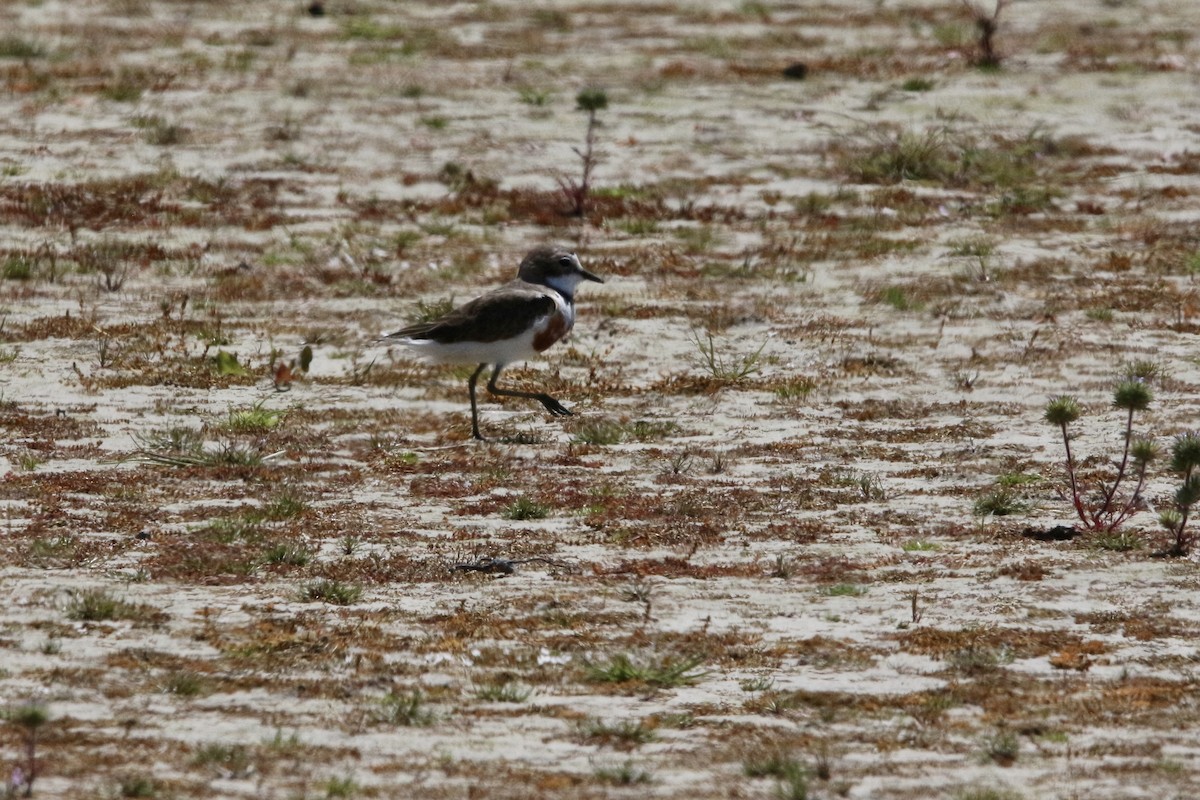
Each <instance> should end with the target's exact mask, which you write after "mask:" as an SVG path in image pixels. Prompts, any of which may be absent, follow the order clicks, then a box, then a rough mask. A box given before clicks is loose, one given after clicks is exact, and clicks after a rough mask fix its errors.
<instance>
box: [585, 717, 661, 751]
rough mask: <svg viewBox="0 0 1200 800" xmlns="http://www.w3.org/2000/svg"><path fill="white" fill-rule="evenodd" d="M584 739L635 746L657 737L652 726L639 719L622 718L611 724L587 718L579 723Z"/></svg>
mask: <svg viewBox="0 0 1200 800" xmlns="http://www.w3.org/2000/svg"><path fill="white" fill-rule="evenodd" d="M579 734H580V736H582V737H583V738H584V739H586V740H588V741H592V742H597V743H599V744H611V745H613V746H617V747H637V746H638V745H643V744H647V743H648V742H653V741H654V740H655V739H657V738H658V736H657V734H655V733H654V728H653V727H652V726H650V725H647V724H646V723H645V722H643V721H641V720H637V721H633V720H624V721H623V722H618V723H617V724H615V725H613V724H610V723H607V722H605V721H604V720H601V719H587V720H584V721H583V722H581V723H580V724H579Z"/></svg>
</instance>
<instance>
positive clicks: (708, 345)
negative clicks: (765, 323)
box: [690, 330, 767, 383]
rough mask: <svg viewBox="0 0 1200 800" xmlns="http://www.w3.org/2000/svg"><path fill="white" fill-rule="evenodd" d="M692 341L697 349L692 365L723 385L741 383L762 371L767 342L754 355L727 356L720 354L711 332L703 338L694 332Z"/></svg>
mask: <svg viewBox="0 0 1200 800" xmlns="http://www.w3.org/2000/svg"><path fill="white" fill-rule="evenodd" d="M690 341H691V342H692V344H693V345H695V347H696V353H695V355H693V356H692V363H694V364H695V365H696V366H698V367H699V368H700V369H701V370H703V371H704V372H706V373H707V374H708V375H709V377H711V378H714V379H715V380H718V381H721V382H723V383H741V382H742V381H744V380H746V379H747V378H749V377H750V376H751V375H754V374H755V373H757V372H759V371H760V369H761V366H760V360H761V357H762V351H763V348H764V347H766V346H767V341H766V340H765V339H764V340H763V343H762V344H760V345H759V346H758V349H757V350H755V351H754V352H753V353H748V354H745V355H742V356H733V355H728V356H727V355H725V354H724V353H721V352H718V350H717V345H716V342H715V341H714V340H713V335H712V332H711V331H705V332H704V337H703V338H701V336H700V332H699V331H696V330H693V331H692V334H691V337H690Z"/></svg>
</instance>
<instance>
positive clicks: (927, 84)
mask: <svg viewBox="0 0 1200 800" xmlns="http://www.w3.org/2000/svg"><path fill="white" fill-rule="evenodd" d="M900 88H901V89H903V90H904V91H906V92H928V91H929V90H930V89H932V88H933V81H931V80H929V79H928V78H909V79H908V80H906V81H905V82H904V83H902V84H900Z"/></svg>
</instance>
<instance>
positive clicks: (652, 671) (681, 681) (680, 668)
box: [584, 653, 708, 688]
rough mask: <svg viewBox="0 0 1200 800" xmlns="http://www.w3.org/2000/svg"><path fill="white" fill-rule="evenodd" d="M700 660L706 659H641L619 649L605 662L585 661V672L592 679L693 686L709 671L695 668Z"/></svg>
mask: <svg viewBox="0 0 1200 800" xmlns="http://www.w3.org/2000/svg"><path fill="white" fill-rule="evenodd" d="M701 663H703V659H701V658H698V657H688V658H682V659H679V660H678V661H675V660H672V659H670V658H665V659H663V660H661V661H658V662H652V661H647V662H638V661H634V660H633V659H632V658H630V657H629V656H628V655H626V654H624V653H620V654H618V655H615V656H613V657H612V658H610V659H608V661H607V662H605V663H603V664H599V663H593V662H590V661H585V662H584V673H585V676H586V678H587V680H589V681H591V682H592V683H643V684H648V685H650V686H654V687H657V688H674V687H677V686H690V685H692V684H694V683H696V682H697V681H699V680H700V679H701V678H703V677H704V676H705V675H707V674H708V673H707V672H705V671H702V670H701V671H696V667H698V666H699V665H700V664H701Z"/></svg>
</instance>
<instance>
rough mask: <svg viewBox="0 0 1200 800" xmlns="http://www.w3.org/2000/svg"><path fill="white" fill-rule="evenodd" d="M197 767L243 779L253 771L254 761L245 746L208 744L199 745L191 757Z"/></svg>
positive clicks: (218, 743) (221, 743)
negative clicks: (209, 768) (212, 768)
mask: <svg viewBox="0 0 1200 800" xmlns="http://www.w3.org/2000/svg"><path fill="white" fill-rule="evenodd" d="M192 763H193V764H194V765H196V766H198V767H215V768H216V769H218V770H220V771H221V772H222V773H223V774H226V775H229V776H230V777H244V776H246V775H249V774H250V773H251V771H252V770H253V769H254V761H253V759H251V757H250V751H249V749H247V747H246V746H245V745H241V744H226V743H225V742H209V743H206V744H202V745H200V747H199V748H197V750H196V754H195V755H194V756H192Z"/></svg>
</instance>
